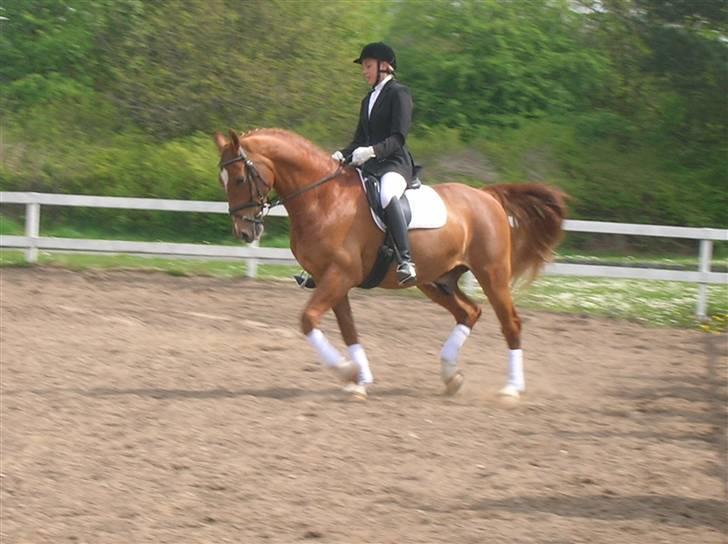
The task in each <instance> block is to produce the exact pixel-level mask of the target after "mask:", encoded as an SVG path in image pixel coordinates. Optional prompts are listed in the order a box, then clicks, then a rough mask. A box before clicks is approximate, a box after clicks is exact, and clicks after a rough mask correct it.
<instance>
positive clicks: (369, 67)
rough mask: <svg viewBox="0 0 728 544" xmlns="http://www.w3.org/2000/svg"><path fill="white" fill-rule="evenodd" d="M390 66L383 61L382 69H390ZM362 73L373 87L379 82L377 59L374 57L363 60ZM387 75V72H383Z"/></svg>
mask: <svg viewBox="0 0 728 544" xmlns="http://www.w3.org/2000/svg"><path fill="white" fill-rule="evenodd" d="M389 68H390V66H389V63H388V62H385V61H382V62H381V69H382V70H388V69H389ZM361 73H362V75H363V76H364V79H365V80H366V82H367V84H368V85H369V86H370V87H371V86H372V85H374V84H376V83H377V61H376V60H374V59H363V60H362V61H361ZM383 75H386V74H383Z"/></svg>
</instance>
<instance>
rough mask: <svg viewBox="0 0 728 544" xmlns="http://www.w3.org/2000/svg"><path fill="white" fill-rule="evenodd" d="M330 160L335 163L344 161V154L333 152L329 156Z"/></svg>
mask: <svg viewBox="0 0 728 544" xmlns="http://www.w3.org/2000/svg"><path fill="white" fill-rule="evenodd" d="M331 158H332V159H334V160H335V161H336V162H341V161H343V160H344V154H343V153H342V152H341V151H334V152H333V153H332V154H331Z"/></svg>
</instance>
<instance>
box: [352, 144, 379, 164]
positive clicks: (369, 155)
mask: <svg viewBox="0 0 728 544" xmlns="http://www.w3.org/2000/svg"><path fill="white" fill-rule="evenodd" d="M375 156H376V155H375V154H374V148H373V147H371V146H369V147H357V148H356V149H355V150H354V153H353V154H352V155H351V164H353V165H354V166H359V165H362V164H364V163H365V162H367V161H368V160H369V159H373V158H374V157H375Z"/></svg>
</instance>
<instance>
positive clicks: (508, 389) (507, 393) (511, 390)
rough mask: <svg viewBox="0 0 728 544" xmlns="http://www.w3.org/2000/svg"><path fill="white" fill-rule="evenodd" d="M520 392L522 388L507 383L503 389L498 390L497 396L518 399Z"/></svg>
mask: <svg viewBox="0 0 728 544" xmlns="http://www.w3.org/2000/svg"><path fill="white" fill-rule="evenodd" d="M522 392H523V390H522V389H519V388H518V387H516V386H515V385H513V384H510V383H509V384H508V385H506V386H505V387H504V388H503V389H501V390H500V391H498V396H499V397H503V398H508V399H518V398H519V397H520V396H521V393H522Z"/></svg>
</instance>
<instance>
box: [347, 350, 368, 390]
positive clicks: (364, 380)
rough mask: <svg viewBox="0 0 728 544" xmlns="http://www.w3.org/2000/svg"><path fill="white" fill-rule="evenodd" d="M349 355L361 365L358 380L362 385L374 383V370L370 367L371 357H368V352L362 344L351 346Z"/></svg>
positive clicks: (357, 364)
mask: <svg viewBox="0 0 728 544" xmlns="http://www.w3.org/2000/svg"><path fill="white" fill-rule="evenodd" d="M349 357H350V358H351V360H352V361H353V362H354V363H355V364H356V366H358V367H359V374H358V376H357V382H358V383H359V384H360V385H367V384H370V383H374V376H372V371H371V370H370V369H369V359H367V354H366V353H365V352H364V348H363V347H362V345H361V344H352V345H350V346H349Z"/></svg>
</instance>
